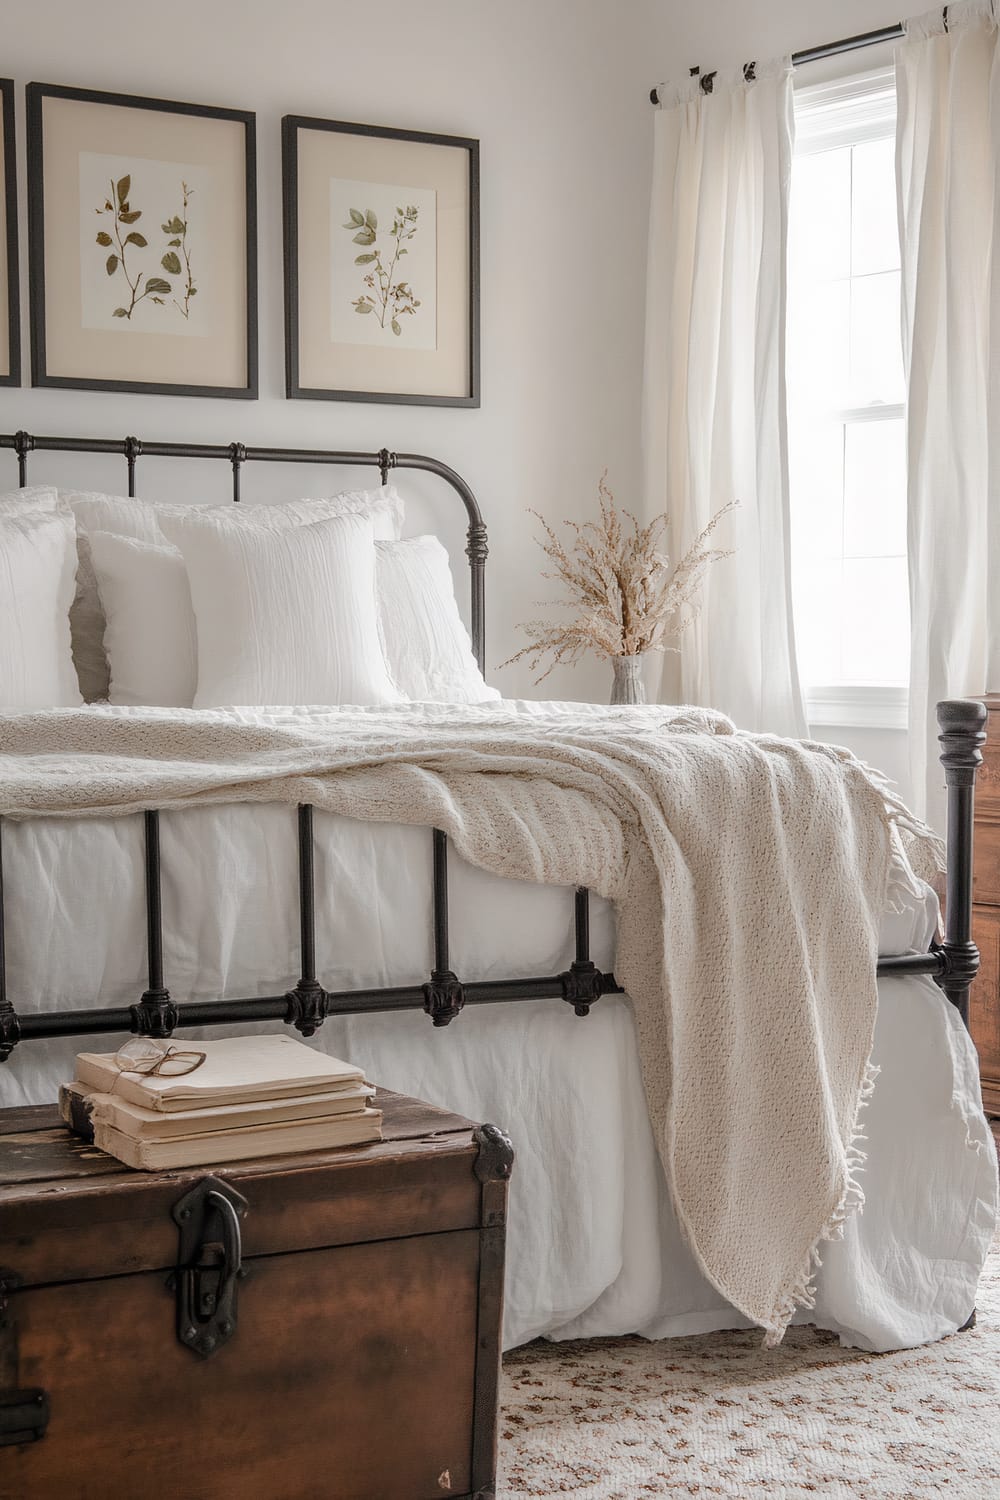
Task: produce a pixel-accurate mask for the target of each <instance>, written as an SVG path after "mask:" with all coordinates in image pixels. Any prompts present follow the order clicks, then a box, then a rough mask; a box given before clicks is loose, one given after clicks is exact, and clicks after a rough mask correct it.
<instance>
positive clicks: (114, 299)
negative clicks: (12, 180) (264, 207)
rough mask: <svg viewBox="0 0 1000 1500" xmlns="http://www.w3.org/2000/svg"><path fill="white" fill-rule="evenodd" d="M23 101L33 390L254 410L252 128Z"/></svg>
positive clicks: (132, 102) (189, 112) (98, 98)
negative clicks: (237, 402)
mask: <svg viewBox="0 0 1000 1500" xmlns="http://www.w3.org/2000/svg"><path fill="white" fill-rule="evenodd" d="M27 99H28V231H29V272H30V287H31V373H32V383H33V384H34V385H47V386H70V387H73V388H78V389H85V390H100V391H151V392H157V393H159V394H162V395H178V396H230V397H232V396H243V397H249V398H253V397H256V395H257V187H256V162H257V147H256V133H255V116H254V115H253V114H248V113H246V112H244V111H243V110H235V109H212V108H209V107H208V106H203V105H198V104H180V103H173V102H170V101H168V100H165V99H144V98H139V97H136V96H134V95H130V94H105V93H98V92H96V91H94V90H92V89H75V88H61V87H57V86H55V85H52V84H47V83H31V84H29V85H28V89H27Z"/></svg>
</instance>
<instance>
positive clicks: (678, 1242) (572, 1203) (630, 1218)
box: [0, 806, 997, 1349]
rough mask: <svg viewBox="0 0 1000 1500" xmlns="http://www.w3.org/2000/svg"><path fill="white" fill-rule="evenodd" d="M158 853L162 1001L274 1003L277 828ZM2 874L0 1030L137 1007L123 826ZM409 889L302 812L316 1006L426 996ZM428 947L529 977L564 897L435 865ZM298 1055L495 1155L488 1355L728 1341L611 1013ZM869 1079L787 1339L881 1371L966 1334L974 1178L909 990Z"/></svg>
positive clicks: (368, 1024)
mask: <svg viewBox="0 0 1000 1500" xmlns="http://www.w3.org/2000/svg"><path fill="white" fill-rule="evenodd" d="M161 847H162V864H163V905H164V957H165V970H166V982H167V985H168V987H169V988H170V990H171V993H172V994H173V997H174V998H175V999H176V1000H178V1001H181V1002H183V1001H185V1000H190V999H216V998H219V997H220V996H250V995H257V994H275V993H280V992H282V991H284V990H285V989H287V988H289V987H290V985H291V984H292V983H294V980H295V978H296V977H297V974H298V955H297V933H298V915H297V873H296V871H297V865H296V844H295V814H294V809H289V808H286V807H270V806H269V807H252V808H250V807H214V808H196V809H192V810H190V811H186V812H184V813H175V814H169V815H163V817H162V820H161ZM4 860H5V873H6V882H5V883H6V890H7V942H8V991H9V995H10V998H11V999H12V1000H13V1001H14V1003H15V1005H16V1006H17V1007H18V1009H20V1010H32V1009H39V1008H47V1007H52V1008H60V1009H62V1008H69V1007H72V1006H79V1007H84V1006H87V1007H89V1006H93V1005H100V1004H105V1005H122V1004H128V1003H130V1002H132V1001H134V1000H136V999H138V998H139V996H140V994H141V993H142V991H143V989H144V988H145V974H144V963H145V953H144V932H145V925H144V924H145V916H144V904H143V900H144V898H143V891H144V887H143V865H142V824H141V819H138V818H129V819H124V820H119V821H115V822H112V821H109V820H108V821H102V820H80V821H72V822H62V823H56V822H48V823H46V822H36V823H33V824H24V825H17V824H15V825H8V826H7V829H6V833H5V848H4ZM430 868H431V843H430V834H429V833H428V832H427V830H424V829H416V828H397V827H388V826H384V825H380V824H368V823H366V824H358V823H352V822H349V821H347V820H344V819H339V818H332V817H328V816H325V815H320V814H317V816H316V877H317V929H318V931H317V950H318V965H319V973H320V977H321V979H322V980H323V982H324V983H325V984H326V985H327V987H328V988H330V989H346V988H350V987H352V986H362V985H365V986H367V985H394V984H412V983H419V982H422V981H423V980H424V979H426V978H427V977H428V976H429V973H430V968H431V962H432V959H431V886H430ZM592 906H593V912H592V941H593V957H594V960H595V962H597V963H599V964H600V965H601V966H602V967H605V968H611V967H612V955H613V949H614V923H613V917H612V914H611V912H610V911H609V910H608V908H607V907H606V906H605V905H604V903H602V902H600V901H597V900H595V901H594V902H593V903H592ZM935 916H936V903H935V900H934V897H933V895H932V894H931V892H930V891H927V893H926V897H925V899H924V900H923V901H922V902H917V901H911V904H910V906H909V907H908V908H907V909H906V910H904V911H902V912H897V913H895V914H887V915H886V918H885V920H884V922H883V929H882V943H881V948H882V952H883V953H900V952H905V951H907V950H909V949H925V948H926V947H927V945H928V943H929V941H930V938H931V935H932V932H933V928H934V922H935ZM451 927H452V965H453V967H454V968H455V970H456V972H457V973H458V974H459V975H460V977H462V978H464V979H467V980H474V979H488V978H511V977H515V976H521V975H546V974H554V973H557V972H559V971H560V970H561V969H564V968H565V967H566V966H567V964H568V961H569V959H570V958H571V956H572V931H573V901H572V893H571V892H570V891H567V890H557V889H551V888H545V887H538V886H529V885H521V884H519V883H516V882H510V881H500V880H497V879H495V878H493V877H490V876H487V875H485V874H483V873H482V872H480V871H478V870H474V869H471V868H470V867H469V866H466V865H464V864H463V863H462V862H461V861H460V860H458V859H457V858H455V857H453V859H452V877H451ZM38 996H44V997H45V1004H44V1006H42V1005H40V1004H39V1002H38V999H37V997H38ZM278 1029H280V1028H278ZM184 1034H185V1035H191V1034H192V1033H184ZM205 1034H211V1035H215V1036H217V1035H222V1034H223V1033H222V1032H221V1031H219V1030H215V1029H213V1031H212V1032H211V1033H205ZM316 1041H317V1044H318V1045H320V1046H322V1047H324V1048H325V1049H326V1050H328V1051H331V1052H333V1053H335V1054H338V1055H340V1056H343V1057H348V1058H350V1059H351V1060H352V1061H355V1062H357V1063H359V1064H361V1065H362V1066H364V1067H365V1068H366V1069H367V1070H368V1072H369V1074H370V1076H371V1077H372V1078H373V1080H374V1081H375V1082H376V1083H380V1084H382V1085H383V1086H385V1087H388V1088H392V1089H397V1090H400V1091H402V1092H405V1093H411V1094H414V1095H417V1096H418V1097H422V1098H425V1099H428V1100H430V1101H431V1102H435V1103H439V1104H442V1105H446V1106H448V1107H449V1108H451V1109H455V1110H458V1111H459V1112H461V1113H464V1114H467V1115H469V1116H471V1117H472V1118H474V1119H478V1120H492V1121H494V1122H495V1123H497V1124H499V1125H502V1126H503V1127H504V1128H505V1129H506V1130H507V1131H508V1132H509V1133H510V1135H511V1137H512V1138H513V1140H514V1144H515V1147H516V1150H517V1161H516V1164H515V1170H514V1177H513V1181H512V1187H511V1210H510V1225H509V1232H508V1252H507V1253H508V1275H507V1308H506V1320H505V1343H506V1345H507V1346H508V1347H511V1346H513V1345H516V1344H519V1343H522V1342H524V1341H525V1340H527V1339H530V1338H533V1337H536V1336H538V1335H542V1334H544V1335H549V1336H552V1337H555V1338H577V1337H590V1336H595V1335H604V1334H620V1333H629V1332H639V1333H642V1334H645V1335H647V1336H649V1337H651V1338H659V1337H665V1336H668V1335H673V1334H683V1333H701V1332H707V1331H709V1330H713V1329H718V1328H727V1327H736V1326H745V1322H744V1320H743V1319H741V1318H740V1316H739V1315H738V1314H736V1313H735V1312H734V1311H733V1310H732V1308H730V1307H729V1306H728V1305H727V1304H726V1303H725V1302H724V1301H723V1300H722V1299H721V1298H720V1297H719V1296H718V1294H717V1293H716V1292H715V1291H714V1290H713V1289H712V1288H711V1287H710V1286H709V1285H708V1284H707V1283H706V1282H705V1280H704V1279H703V1278H702V1276H701V1275H700V1273H699V1271H698V1269H697V1267H696V1266H695V1264H694V1262H693V1260H692V1258H691V1256H690V1254H689V1253H688V1251H687V1249H686V1247H685V1245H684V1243H683V1240H682V1239H681V1236H680V1233H679V1231H678V1227H677V1224H676V1221H675V1219H674V1215H673V1212H672V1210H671V1207H670V1199H669V1192H668V1189H667V1186H666V1184H665V1182H664V1178H663V1173H662V1170H661V1167H660V1164H659V1159H658V1157H657V1154H656V1150H655V1147H654V1144H653V1139H652V1134H651V1131H650V1128H649V1122H648V1118H647V1114H646V1108H645V1101H644V1097H643V1089H642V1081H641V1077H640V1072H639V1059H638V1052H637V1048H636V1040H635V1033H634V1029H633V1024H632V1018H631V1014H630V1009H629V1003H628V1000H627V999H626V998H625V997H624V996H606V997H605V998H604V999H602V1000H601V1001H600V1002H599V1004H598V1005H597V1006H596V1007H595V1009H594V1011H593V1012H592V1013H591V1015H590V1016H589V1017H588V1018H586V1019H584V1020H580V1019H577V1018H576V1017H575V1016H574V1015H573V1013H572V1011H571V1010H570V1008H569V1007H568V1006H566V1005H564V1004H563V1003H562V1002H560V1001H533V1002H527V1003H523V1004H511V1005H504V1006H475V1007H472V1006H470V1007H469V1008H468V1009H467V1010H466V1011H465V1012H464V1013H463V1014H462V1016H461V1017H460V1018H459V1019H458V1020H457V1021H456V1022H454V1023H453V1024H452V1025H451V1026H450V1027H448V1028H447V1029H444V1030H435V1029H434V1028H432V1027H431V1025H430V1023H429V1021H428V1020H427V1019H426V1017H424V1016H423V1015H420V1014H414V1013H396V1014H389V1015H376V1016H369V1017H352V1018H349V1019H336V1018H335V1019H331V1020H329V1021H327V1022H326V1024H325V1025H324V1027H323V1028H322V1030H321V1031H320V1033H319V1034H318V1036H317V1038H316ZM87 1045H93V1046H95V1047H101V1048H107V1047H110V1046H113V1045H115V1040H114V1038H107V1037H106V1038H102V1039H100V1040H97V1041H94V1042H93V1043H89V1044H88V1042H87V1041H86V1040H84V1039H80V1040H66V1041H63V1042H58V1043H56V1042H52V1043H48V1042H46V1043H25V1044H22V1045H20V1046H18V1047H17V1048H16V1050H15V1052H14V1054H13V1056H12V1058H11V1059H10V1061H9V1062H8V1063H7V1064H6V1065H4V1066H3V1067H2V1068H0V1104H2V1105H12V1104H22V1103H40V1102H44V1101H50V1100H52V1099H53V1098H54V1097H55V1095H56V1093H57V1090H58V1085H59V1083H60V1082H61V1081H63V1080H64V1079H66V1078H67V1077H69V1076H71V1075H72V1059H73V1056H74V1054H75V1052H76V1051H78V1050H81V1049H82V1048H83V1047H85V1046H87ZM873 1061H874V1062H875V1063H877V1064H879V1065H880V1066H881V1068H882V1073H881V1076H880V1078H879V1081H878V1085H877V1087H876V1090H875V1094H874V1097H873V1098H872V1100H871V1103H870V1104H869V1106H868V1108H867V1112H866V1116H865V1126H866V1129H867V1133H868V1137H869V1140H868V1147H867V1149H868V1165H867V1168H866V1171H865V1174H864V1180H863V1181H864V1189H865V1193H866V1196H867V1203H866V1206H865V1210H864V1213H863V1214H862V1215H861V1216H860V1217H859V1218H857V1219H854V1220H852V1221H851V1222H850V1223H849V1224H848V1226H847V1230H846V1233H845V1237H844V1239H843V1240H842V1241H840V1242H837V1243H833V1244H830V1245H828V1246H826V1247H824V1251H823V1266H822V1269H821V1271H820V1272H819V1275H818V1278H817V1287H818V1298H817V1304H816V1308H815V1310H814V1311H812V1312H808V1313H805V1314H803V1315H801V1317H800V1319H799V1321H804V1322H814V1323H817V1324H819V1325H820V1326H822V1327H824V1328H829V1329H832V1330H834V1331H835V1332H837V1333H839V1334H840V1335H841V1337H842V1338H843V1339H844V1340H845V1341H846V1342H849V1343H851V1344H856V1345H858V1346H860V1347H863V1348H869V1349H892V1348H898V1347H905V1346H910V1345H914V1344H919V1343H923V1342H926V1341H929V1340H932V1339H936V1338H939V1337H941V1336H942V1335H943V1334H946V1333H948V1332H951V1331H954V1329H956V1328H957V1327H958V1326H959V1325H960V1324H962V1323H963V1322H964V1321H965V1320H966V1318H967V1317H968V1316H969V1313H970V1312H971V1311H972V1308H973V1306H974V1304H975V1296H976V1282H977V1279H978V1276H979V1272H980V1269H981V1267H982V1264H983V1261H984V1259H985V1256H986V1253H987V1250H988V1248H989V1243H990V1239H991V1235H992V1232H993V1227H994V1224H995V1220H996V1209H997V1169H996V1157H995V1153H994V1150H993V1144H992V1138H991V1136H990V1132H989V1127H988V1126H987V1124H986V1121H985V1119H984V1117H983V1112H982V1107H981V1102H980V1095H979V1083H978V1074H977V1069H976V1061H975V1054H974V1050H973V1048H972V1044H971V1042H970V1041H969V1038H968V1037H967V1035H966V1033H965V1031H964V1030H963V1028H962V1026H961V1024H960V1022H959V1020H958V1017H957V1014H956V1013H955V1011H954V1010H953V1008H952V1007H951V1006H950V1005H949V1004H948V1003H947V1002H946V1001H945V1000H944V999H943V997H942V995H941V993H940V991H939V990H938V988H937V986H936V985H935V984H934V983H933V981H931V980H929V979H921V978H912V979H906V980H902V979H892V980H884V981H882V982H881V983H880V986H879V1018H878V1028H877V1034H876V1041H875V1049H874V1054H873Z"/></svg>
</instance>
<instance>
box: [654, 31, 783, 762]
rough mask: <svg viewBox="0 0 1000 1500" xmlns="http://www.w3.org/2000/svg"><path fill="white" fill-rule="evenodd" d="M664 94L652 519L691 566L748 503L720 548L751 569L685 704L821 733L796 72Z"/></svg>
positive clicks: (713, 634)
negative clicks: (797, 330) (797, 299)
mask: <svg viewBox="0 0 1000 1500" xmlns="http://www.w3.org/2000/svg"><path fill="white" fill-rule="evenodd" d="M661 97H662V104H661V108H660V109H659V110H658V111H657V113H656V138H655V155H654V168H653V190H652V201H651V210H650V240H649V262H648V271H647V304H646V368H645V386H644V412H643V432H644V455H645V472H646V494H645V500H646V506H647V510H648V512H649V513H650V514H653V513H656V512H662V511H664V510H665V511H666V513H667V515H668V516H669V518H670V529H669V532H668V534H667V543H666V545H667V547H668V549H669V550H671V552H672V553H673V555H675V556H676V555H677V554H678V553H679V552H680V551H681V550H683V549H684V548H686V547H687V546H688V545H689V544H690V542H691V540H692V539H693V537H694V536H695V535H696V534H697V533H698V531H700V530H701V528H702V527H703V526H704V525H705V524H706V523H707V521H708V520H709V518H710V517H711V515H712V514H713V513H714V512H715V511H716V510H718V509H719V508H720V507H721V506H723V505H725V504H726V503H727V502H728V501H730V500H733V499H737V500H739V501H740V509H739V510H738V511H736V512H734V513H733V515H732V516H731V517H729V518H727V521H726V522H724V523H723V524H724V525H725V526H726V527H727V529H726V531H725V532H723V531H722V530H721V528H720V532H719V533H717V534H716V535H717V537H719V538H720V545H725V546H733V547H735V548H736V555H735V556H734V557H731V558H727V559H726V560H725V561H724V562H721V563H717V564H715V565H714V567H713V568H712V569H711V570H710V572H709V575H708V578H707V581H706V583H705V585H704V588H703V591H702V596H701V597H702V609H701V613H700V615H699V617H698V619H697V620H696V621H695V623H694V625H693V626H692V627H691V629H690V630H688V631H687V632H686V634H685V635H684V637H683V639H682V642H681V657H680V674H679V685H678V688H675V689H674V691H679V694H680V696H681V698H682V700H683V701H684V702H688V703H700V704H705V705H708V706H711V707H714V708H719V709H722V710H723V711H725V712H726V713H729V714H731V715H732V717H733V718H734V719H735V720H736V722H737V724H738V725H739V726H740V727H741V728H744V729H753V730H763V731H770V732H773V733H776V734H788V735H803V734H805V732H806V724H805V713H804V709H803V703H802V695H801V692H800V688H799V682H798V674H797V671H796V666H795V650H794V639H793V629H792V607H791V582H790V573H789V535H788V532H789V520H788V456H787V434H786V425H785V365H784V361H785V350H784V343H785V281H786V275H785V272H786V238H787V225H788V187H789V177H790V172H791V154H792V90H791V65H790V63H788V62H787V61H786V62H783V63H780V64H776V65H774V66H772V67H769V68H766V69H758V72H757V77H756V79H755V80H753V81H749V82H748V81H746V80H745V79H744V78H743V76H742V74H741V75H739V76H738V77H737V78H734V79H728V80H727V79H725V78H724V77H722V75H716V77H715V79H714V87H713V89H712V91H711V93H705V92H704V91H703V90H702V88H701V86H700V81H699V80H698V79H694V80H692V81H691V82H690V84H689V85H686V86H685V87H684V88H683V89H680V90H677V91H675V92H674V93H673V94H669V93H668V94H667V96H666V97H663V91H661ZM730 522H731V524H730ZM673 660H674V659H673V658H670V657H668V658H667V662H668V670H667V672H666V673H665V677H666V679H667V680H668V681H669V680H670V679H671V676H672V674H671V672H670V670H669V664H670V663H671V662H672V661H673ZM667 696H672V693H671V691H670V689H669V688H668V689H667Z"/></svg>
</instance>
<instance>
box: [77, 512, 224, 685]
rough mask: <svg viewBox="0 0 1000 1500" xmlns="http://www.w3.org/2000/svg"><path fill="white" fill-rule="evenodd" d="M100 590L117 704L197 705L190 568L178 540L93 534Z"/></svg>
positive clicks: (106, 648) (107, 533)
mask: <svg viewBox="0 0 1000 1500" xmlns="http://www.w3.org/2000/svg"><path fill="white" fill-rule="evenodd" d="M90 559H91V562H92V564H93V568H94V573H95V575H96V578H97V587H98V590H99V592H100V596H101V607H102V609H103V613H104V618H105V622H106V623H105V626H104V649H105V651H106V652H107V658H108V664H109V666H110V669H111V682H110V691H109V693H108V697H109V699H110V701H111V702H112V703H126V704H133V705H134V704H145V705H149V704H153V705H155V706H156V707H160V708H190V707H191V704H192V703H193V702H194V695H195V692H196V690H197V687H198V641H197V636H196V633H195V622H194V610H193V609H192V607H191V589H190V587H189V585H188V575H187V568H186V567H185V566H184V559H183V557H182V556H181V554H180V553H179V552H178V550H177V548H176V547H170V546H168V545H167V543H166V539H165V538H164V539H163V542H162V545H160V546H156V545H155V544H153V543H151V542H140V541H138V540H137V539H136V538H135V537H129V536H115V535H114V534H113V533H112V532H110V531H92V532H91V533H90Z"/></svg>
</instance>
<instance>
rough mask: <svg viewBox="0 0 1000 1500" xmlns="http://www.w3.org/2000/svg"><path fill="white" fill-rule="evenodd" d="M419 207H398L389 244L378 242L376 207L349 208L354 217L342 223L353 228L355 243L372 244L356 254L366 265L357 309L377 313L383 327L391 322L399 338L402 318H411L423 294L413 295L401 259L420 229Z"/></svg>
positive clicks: (392, 328)
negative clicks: (369, 248)
mask: <svg viewBox="0 0 1000 1500" xmlns="http://www.w3.org/2000/svg"><path fill="white" fill-rule="evenodd" d="M419 212H420V211H419V209H418V208H417V207H416V206H415V205H414V204H412V203H410V204H408V205H407V206H406V208H397V209H396V212H395V214H394V216H393V220H392V228H391V229H390V230H389V233H388V244H387V245H386V246H385V250H384V255H383V248H382V246H380V245H379V243H378V215H377V214H376V213H375V212H374V210H373V209H370V208H366V209H365V211H364V213H362V212H361V210H360V209H359V208H352V209H351V210H350V214H351V217H350V218H349V219H348V221H347V223H346V224H345V225H344V226H343V227H344V228H345V229H348V230H351V231H353V241H354V244H355V245H371V246H372V247H373V248H372V249H371V250H364V251H362V253H361V254H360V255H356V256H355V257H354V264H355V265H356V266H361V267H363V268H365V269H364V270H363V272H362V274H363V277H364V283H365V287H366V290H365V291H363V292H362V293H361V295H360V297H355V299H354V311H355V312H356V313H361V314H362V315H367V314H370V313H374V315H375V317H376V318H377V319H378V325H379V327H380V328H385V326H386V324H387V323H388V325H389V327H390V328H391V330H392V332H393V333H394V334H395V335H396V337H397V338H399V337H400V335H401V334H402V332H403V325H402V324H401V323H400V321H399V320H400V318H412V317H413V316H414V314H415V313H416V311H417V308H418V307H419V306H420V298H419V297H417V296H415V295H414V291H413V288H412V287H411V285H410V283H409V282H408V281H407V280H406V279H405V278H404V277H403V276H402V274H401V267H400V261H401V260H402V258H403V256H404V255H409V253H410V248H409V241H410V240H412V239H413V238H414V237H415V236H416V233H417V219H418V217H419Z"/></svg>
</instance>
